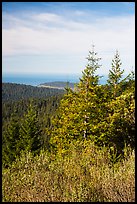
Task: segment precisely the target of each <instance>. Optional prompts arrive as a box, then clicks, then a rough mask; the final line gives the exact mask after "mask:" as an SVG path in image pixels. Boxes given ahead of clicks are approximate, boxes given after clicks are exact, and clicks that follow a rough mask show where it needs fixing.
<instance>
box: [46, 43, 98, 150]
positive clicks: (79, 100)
mask: <svg viewBox="0 0 137 204" xmlns="http://www.w3.org/2000/svg"><path fill="white" fill-rule="evenodd" d="M87 59H88V64H87V66H86V68H85V69H84V71H83V72H82V73H83V75H82V77H81V79H80V83H79V84H78V86H77V87H75V90H74V91H73V90H72V89H67V94H65V96H64V98H63V99H62V100H61V104H60V108H59V114H58V116H57V117H56V118H55V119H54V120H53V122H52V124H53V128H52V131H51V140H50V141H51V144H52V145H53V146H56V147H58V149H61V148H67V147H69V143H70V142H72V141H76V140H83V139H88V138H90V139H93V137H94V128H93V127H94V125H95V124H96V123H98V120H99V117H98V116H99V115H100V113H99V111H98V110H99V109H98V106H97V101H98V90H99V89H100V88H99V86H98V81H99V76H98V75H96V74H95V72H96V70H97V69H98V68H100V66H101V65H99V63H98V62H99V60H100V58H98V57H97V53H96V52H95V51H94V46H93V47H92V52H90V51H89V55H88V58H87Z"/></svg>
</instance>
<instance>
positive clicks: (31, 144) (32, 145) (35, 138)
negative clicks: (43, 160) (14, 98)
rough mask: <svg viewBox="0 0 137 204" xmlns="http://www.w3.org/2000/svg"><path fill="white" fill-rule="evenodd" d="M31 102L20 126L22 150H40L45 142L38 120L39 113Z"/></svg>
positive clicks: (35, 151)
mask: <svg viewBox="0 0 137 204" xmlns="http://www.w3.org/2000/svg"><path fill="white" fill-rule="evenodd" d="M34 108H35V107H33V105H32V104H31V103H30V105H29V108H28V111H27V114H25V116H24V118H23V119H22V123H21V128H20V145H21V147H22V150H25V151H32V152H34V153H37V152H39V150H40V148H41V147H42V144H43V138H42V134H41V133H42V131H41V128H40V125H39V122H38V115H37V112H36V110H35V109H34Z"/></svg>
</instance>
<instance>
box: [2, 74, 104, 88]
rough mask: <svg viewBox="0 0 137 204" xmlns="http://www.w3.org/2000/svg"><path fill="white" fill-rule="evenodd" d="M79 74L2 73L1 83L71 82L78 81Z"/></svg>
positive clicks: (101, 80)
mask: <svg viewBox="0 0 137 204" xmlns="http://www.w3.org/2000/svg"><path fill="white" fill-rule="evenodd" d="M80 77H81V75H80V74H44V75H30V74H28V75H24V74H18V75H17V74H16V75H13V74H3V75H2V82H3V83H17V84H26V85H32V86H37V85H39V84H43V83H45V82H55V81H68V82H72V83H78V82H79V78H80ZM106 80H107V77H106V76H104V77H102V78H101V79H100V84H105V83H106Z"/></svg>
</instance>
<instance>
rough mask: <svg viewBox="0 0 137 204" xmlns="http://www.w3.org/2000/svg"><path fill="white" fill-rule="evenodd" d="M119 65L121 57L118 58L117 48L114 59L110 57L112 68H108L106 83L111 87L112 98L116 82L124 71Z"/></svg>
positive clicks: (115, 90) (116, 88) (116, 87)
mask: <svg viewBox="0 0 137 204" xmlns="http://www.w3.org/2000/svg"><path fill="white" fill-rule="evenodd" d="M121 65H122V63H121V59H120V56H119V53H118V50H116V54H115V56H114V59H112V69H111V70H109V75H108V80H107V82H108V84H109V85H110V86H111V88H112V91H113V96H114V98H115V97H116V94H117V90H118V84H119V83H120V81H121V78H122V75H123V73H124V69H123V70H121Z"/></svg>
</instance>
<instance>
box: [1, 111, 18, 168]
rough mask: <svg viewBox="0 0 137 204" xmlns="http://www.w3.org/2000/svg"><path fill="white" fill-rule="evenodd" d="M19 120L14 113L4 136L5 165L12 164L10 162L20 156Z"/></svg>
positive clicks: (3, 152)
mask: <svg viewBox="0 0 137 204" xmlns="http://www.w3.org/2000/svg"><path fill="white" fill-rule="evenodd" d="M19 129H20V126H19V122H18V120H17V118H16V117H15V114H12V117H11V120H10V122H9V125H8V126H7V129H6V131H5V132H4V133H3V137H2V160H3V161H2V162H3V165H4V166H10V164H11V163H12V162H13V161H14V160H15V159H16V157H17V156H19V153H20V147H19Z"/></svg>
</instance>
